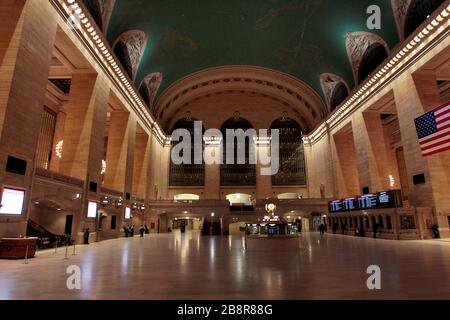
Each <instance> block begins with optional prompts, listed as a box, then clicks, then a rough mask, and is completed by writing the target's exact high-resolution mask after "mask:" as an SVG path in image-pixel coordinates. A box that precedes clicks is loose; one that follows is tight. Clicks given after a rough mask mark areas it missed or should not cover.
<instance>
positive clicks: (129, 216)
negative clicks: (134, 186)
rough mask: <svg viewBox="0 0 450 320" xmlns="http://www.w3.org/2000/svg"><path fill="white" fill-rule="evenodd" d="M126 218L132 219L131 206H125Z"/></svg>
mask: <svg viewBox="0 0 450 320" xmlns="http://www.w3.org/2000/svg"><path fill="white" fill-rule="evenodd" d="M125 219H131V208H129V207H126V208H125Z"/></svg>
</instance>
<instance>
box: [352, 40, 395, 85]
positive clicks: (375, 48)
mask: <svg viewBox="0 0 450 320" xmlns="http://www.w3.org/2000/svg"><path fill="white" fill-rule="evenodd" d="M387 57H388V52H387V51H386V48H385V47H384V46H383V45H381V44H380V43H372V44H371V45H370V46H369V47H368V48H367V50H366V52H365V53H364V55H363V58H362V59H361V63H360V65H359V69H358V83H361V82H363V81H364V80H366V79H367V77H368V76H369V75H370V74H372V72H373V71H375V70H376V69H377V68H378V66H380V65H381V63H382V62H383V61H384V60H386V59H387Z"/></svg>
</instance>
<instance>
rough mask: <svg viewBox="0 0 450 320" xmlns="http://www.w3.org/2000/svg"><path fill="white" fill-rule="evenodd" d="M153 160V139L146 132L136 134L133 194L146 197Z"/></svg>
mask: <svg viewBox="0 0 450 320" xmlns="http://www.w3.org/2000/svg"><path fill="white" fill-rule="evenodd" d="M150 161H151V139H149V136H148V134H146V133H145V132H142V133H138V134H136V144H135V148H134V170H133V194H134V195H136V196H138V197H141V198H146V195H147V188H148V187H149V186H148V184H147V182H148V180H149V179H148V174H149V171H150V170H149V169H150V166H149V164H150Z"/></svg>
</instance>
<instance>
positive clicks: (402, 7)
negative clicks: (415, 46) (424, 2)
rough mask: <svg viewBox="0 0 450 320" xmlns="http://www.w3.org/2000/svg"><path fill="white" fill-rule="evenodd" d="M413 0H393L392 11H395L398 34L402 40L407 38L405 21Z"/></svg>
mask: <svg viewBox="0 0 450 320" xmlns="http://www.w3.org/2000/svg"><path fill="white" fill-rule="evenodd" d="M412 2H413V1H412V0H391V4H392V11H393V12H394V17H395V22H396V24H397V30H398V35H399V37H400V39H401V40H404V39H405V23H406V18H407V14H408V10H409V8H410V6H411V3H412Z"/></svg>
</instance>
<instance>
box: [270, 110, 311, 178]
mask: <svg viewBox="0 0 450 320" xmlns="http://www.w3.org/2000/svg"><path fill="white" fill-rule="evenodd" d="M270 129H271V130H275V129H277V130H279V135H280V140H279V142H280V151H279V157H280V169H279V171H278V173H277V174H276V175H274V176H272V185H274V186H287V185H305V184H306V170H305V150H304V147H303V140H302V129H301V127H300V126H299V124H298V123H297V122H296V121H294V120H292V119H289V118H282V119H279V120H276V121H275V122H274V123H273V124H272V127H271V128H270Z"/></svg>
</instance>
